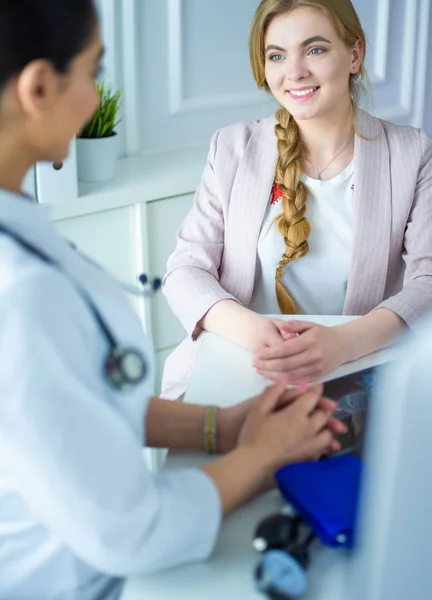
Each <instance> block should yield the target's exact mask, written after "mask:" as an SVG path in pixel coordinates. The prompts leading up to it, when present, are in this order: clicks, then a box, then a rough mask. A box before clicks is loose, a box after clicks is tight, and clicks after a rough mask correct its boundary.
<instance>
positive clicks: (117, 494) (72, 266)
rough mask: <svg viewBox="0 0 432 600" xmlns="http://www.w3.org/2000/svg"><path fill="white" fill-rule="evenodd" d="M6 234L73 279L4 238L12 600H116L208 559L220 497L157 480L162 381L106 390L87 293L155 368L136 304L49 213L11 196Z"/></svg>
mask: <svg viewBox="0 0 432 600" xmlns="http://www.w3.org/2000/svg"><path fill="white" fill-rule="evenodd" d="M1 226H5V227H7V228H9V229H12V230H13V231H15V232H17V233H19V235H21V236H22V237H24V238H25V239H26V240H27V241H28V242H30V243H31V244H33V245H36V246H38V247H40V248H41V249H42V250H43V252H44V253H46V254H49V255H50V256H51V257H53V258H54V259H55V260H57V261H59V262H60V263H61V265H62V267H63V269H64V273H65V274H64V273H61V272H59V271H58V270H56V268H55V267H53V266H50V265H47V264H45V263H43V262H42V261H41V260H40V258H38V257H36V256H34V255H31V254H30V253H29V252H28V251H27V250H25V249H23V248H22V247H21V246H19V245H18V244H17V243H16V242H15V241H13V240H12V239H11V238H10V237H8V236H5V235H3V234H1V233H0V364H1V367H0V599H1V600H6V599H7V600H27V599H30V598H31V599H37V600H42V599H43V600H54V599H55V600H60V599H61V600H66V599H67V600H78V599H79V600H96V598H97V599H99V598H103V599H104V600H108V599H109V600H112V599H114V598H118V597H119V594H120V592H121V587H122V583H123V578H124V577H125V576H127V575H130V574H135V573H139V572H145V571H148V570H153V569H161V568H165V567H170V566H173V565H178V564H180V563H184V562H187V561H193V560H199V559H204V558H206V557H207V556H208V555H209V553H210V552H211V550H212V548H213V545H214V543H215V540H216V536H217V532H218V529H219V524H220V515H221V508H220V500H219V496H218V493H217V490H216V488H215V486H214V484H213V482H212V481H211V480H210V479H209V478H208V477H207V476H206V475H205V474H204V473H202V472H201V471H199V470H192V469H190V470H189V469H185V470H182V471H176V472H173V471H172V472H170V471H163V472H161V473H159V474H157V475H152V474H151V473H150V472H149V470H148V468H147V465H146V462H145V461H144V459H143V452H142V446H143V444H144V442H145V440H144V431H143V419H144V414H145V411H146V407H147V403H148V398H149V381H150V380H147V381H146V382H144V383H143V384H141V385H140V386H139V387H137V388H135V389H134V390H132V391H129V392H118V391H115V390H114V389H112V388H111V387H110V386H109V385H108V383H107V382H106V381H105V380H104V378H103V376H102V365H103V361H104V357H105V356H106V353H107V348H108V343H107V340H106V338H105V336H104V335H103V334H102V332H101V330H100V327H99V325H98V323H97V321H96V319H95V317H94V315H93V314H92V312H91V311H90V310H89V307H88V305H87V304H86V302H85V300H84V298H83V295H82V294H80V292H79V290H78V289H77V286H76V285H74V283H73V282H78V283H79V284H80V285H81V286H82V287H83V288H85V290H86V292H87V293H88V294H89V296H90V297H91V298H92V300H93V302H94V304H95V306H97V308H98V310H99V311H100V314H101V315H102V316H103V318H104V319H105V320H106V322H107V323H108V324H109V326H110V328H111V331H112V332H113V334H114V335H115V336H116V338H117V341H118V342H119V343H121V344H122V345H126V346H135V347H138V348H140V349H141V350H142V351H143V352H144V353H145V355H146V356H147V359H148V361H149V362H151V352H150V349H149V347H148V344H147V342H146V340H145V336H144V335H143V332H142V328H141V326H140V323H139V321H138V319H137V317H136V316H135V314H134V312H133V310H132V309H131V308H130V304H129V302H128V300H127V299H126V297H125V294H124V293H123V291H122V290H121V289H120V288H119V287H118V285H117V283H116V282H115V281H113V280H112V279H111V278H110V277H108V276H107V275H106V274H105V273H104V272H103V271H101V270H99V269H98V268H97V267H95V266H94V265H93V264H91V263H89V262H87V261H85V260H84V259H83V258H82V257H81V256H80V255H79V254H78V253H77V252H75V251H74V250H73V249H72V248H71V247H70V246H69V245H68V244H67V243H66V242H65V241H64V240H63V239H62V238H61V237H60V236H58V235H57V234H56V232H55V229H54V228H53V226H52V225H51V223H50V221H49V216H48V213H47V210H46V207H42V206H40V205H38V204H35V203H33V202H30V201H28V200H26V199H23V198H21V197H18V196H14V195H13V194H10V193H8V192H5V191H0V227H1ZM94 235H95V236H97V235H98V233H97V231H95V232H94ZM113 243H115V240H113Z"/></svg>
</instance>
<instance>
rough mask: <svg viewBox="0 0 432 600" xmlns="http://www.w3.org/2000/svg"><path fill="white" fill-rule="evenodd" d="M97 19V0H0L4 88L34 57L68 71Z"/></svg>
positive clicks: (0, 81) (1, 84)
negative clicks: (94, 2) (94, 1)
mask: <svg viewBox="0 0 432 600" xmlns="http://www.w3.org/2000/svg"><path fill="white" fill-rule="evenodd" d="M97 23H98V16H97V12H96V8H95V6H94V4H93V0H0V91H1V90H2V89H3V88H4V87H5V86H6V85H7V84H8V83H9V81H11V80H12V78H13V77H15V76H16V75H18V74H19V73H20V72H21V71H22V70H23V69H24V68H25V67H26V66H27V65H28V64H29V63H30V62H32V61H33V60H37V59H46V60H49V61H50V62H51V63H52V65H53V66H54V68H55V69H56V71H58V72H59V73H62V74H66V73H67V72H68V70H69V67H70V65H71V63H72V61H73V60H74V58H75V57H76V56H77V55H78V54H80V53H81V52H82V51H84V50H85V49H86V48H87V46H88V45H89V44H90V43H91V40H92V37H93V35H94V33H95V29H96V25H97Z"/></svg>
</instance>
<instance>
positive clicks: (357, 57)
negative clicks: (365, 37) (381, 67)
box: [351, 40, 365, 75]
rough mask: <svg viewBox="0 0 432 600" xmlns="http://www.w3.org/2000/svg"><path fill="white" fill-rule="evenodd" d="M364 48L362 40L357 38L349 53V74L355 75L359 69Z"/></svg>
mask: <svg viewBox="0 0 432 600" xmlns="http://www.w3.org/2000/svg"><path fill="white" fill-rule="evenodd" d="M364 51H365V49H364V45H363V42H362V41H361V40H357V41H356V43H355V44H354V47H353V49H352V55H351V74H352V75H357V73H358V72H359V71H360V69H361V66H362V64H363V58H364V54H365V52H364Z"/></svg>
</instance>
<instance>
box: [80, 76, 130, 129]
mask: <svg viewBox="0 0 432 600" xmlns="http://www.w3.org/2000/svg"><path fill="white" fill-rule="evenodd" d="M96 89H97V91H98V94H99V97H100V104H99V106H98V108H97V110H96V112H95V114H94V115H93V117H92V118H91V119H90V121H89V122H88V123H87V124H86V125H85V127H83V129H82V131H81V132H80V133H79V135H78V137H80V138H104V137H111V136H112V135H114V129H115V128H116V127H117V125H118V124H119V123H120V122H121V118H119V117H118V112H119V109H120V100H121V97H122V94H121V91H120V90H117V91H112V90H111V88H110V87H109V86H107V84H106V82H105V81H102V82H100V83H98V84H96Z"/></svg>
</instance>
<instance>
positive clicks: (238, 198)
mask: <svg viewBox="0 0 432 600" xmlns="http://www.w3.org/2000/svg"><path fill="white" fill-rule="evenodd" d="M275 124H276V121H275V119H274V118H272V117H270V118H268V119H264V120H263V121H261V122H260V123H259V125H258V127H257V128H256V130H255V131H254V133H253V134H252V136H251V138H250V140H249V142H248V145H247V147H246V150H245V154H244V156H243V159H242V161H241V163H240V164H239V168H238V170H237V174H236V177H235V180H234V183H233V187H232V192H231V200H230V207H229V217H228V222H227V223H226V239H227V240H230V242H231V243H230V244H228V243H227V244H226V246H225V250H224V252H225V254H226V260H227V264H229V265H230V274H229V280H230V289H231V290H232V293H233V295H234V296H236V297H237V298H238V299H239V300H240V301H241V302H242V304H244V305H246V306H248V304H249V302H250V299H251V297H252V293H253V286H254V281H255V266H256V257H257V244H258V238H259V234H260V230H261V225H262V222H263V219H264V215H265V211H266V209H267V206H268V203H269V199H270V193H271V188H272V186H273V182H274V176H275V170H276V162H277V157H278V155H277V139H276V136H275V133H274V128H275ZM234 253H235V254H236V255H234Z"/></svg>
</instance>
